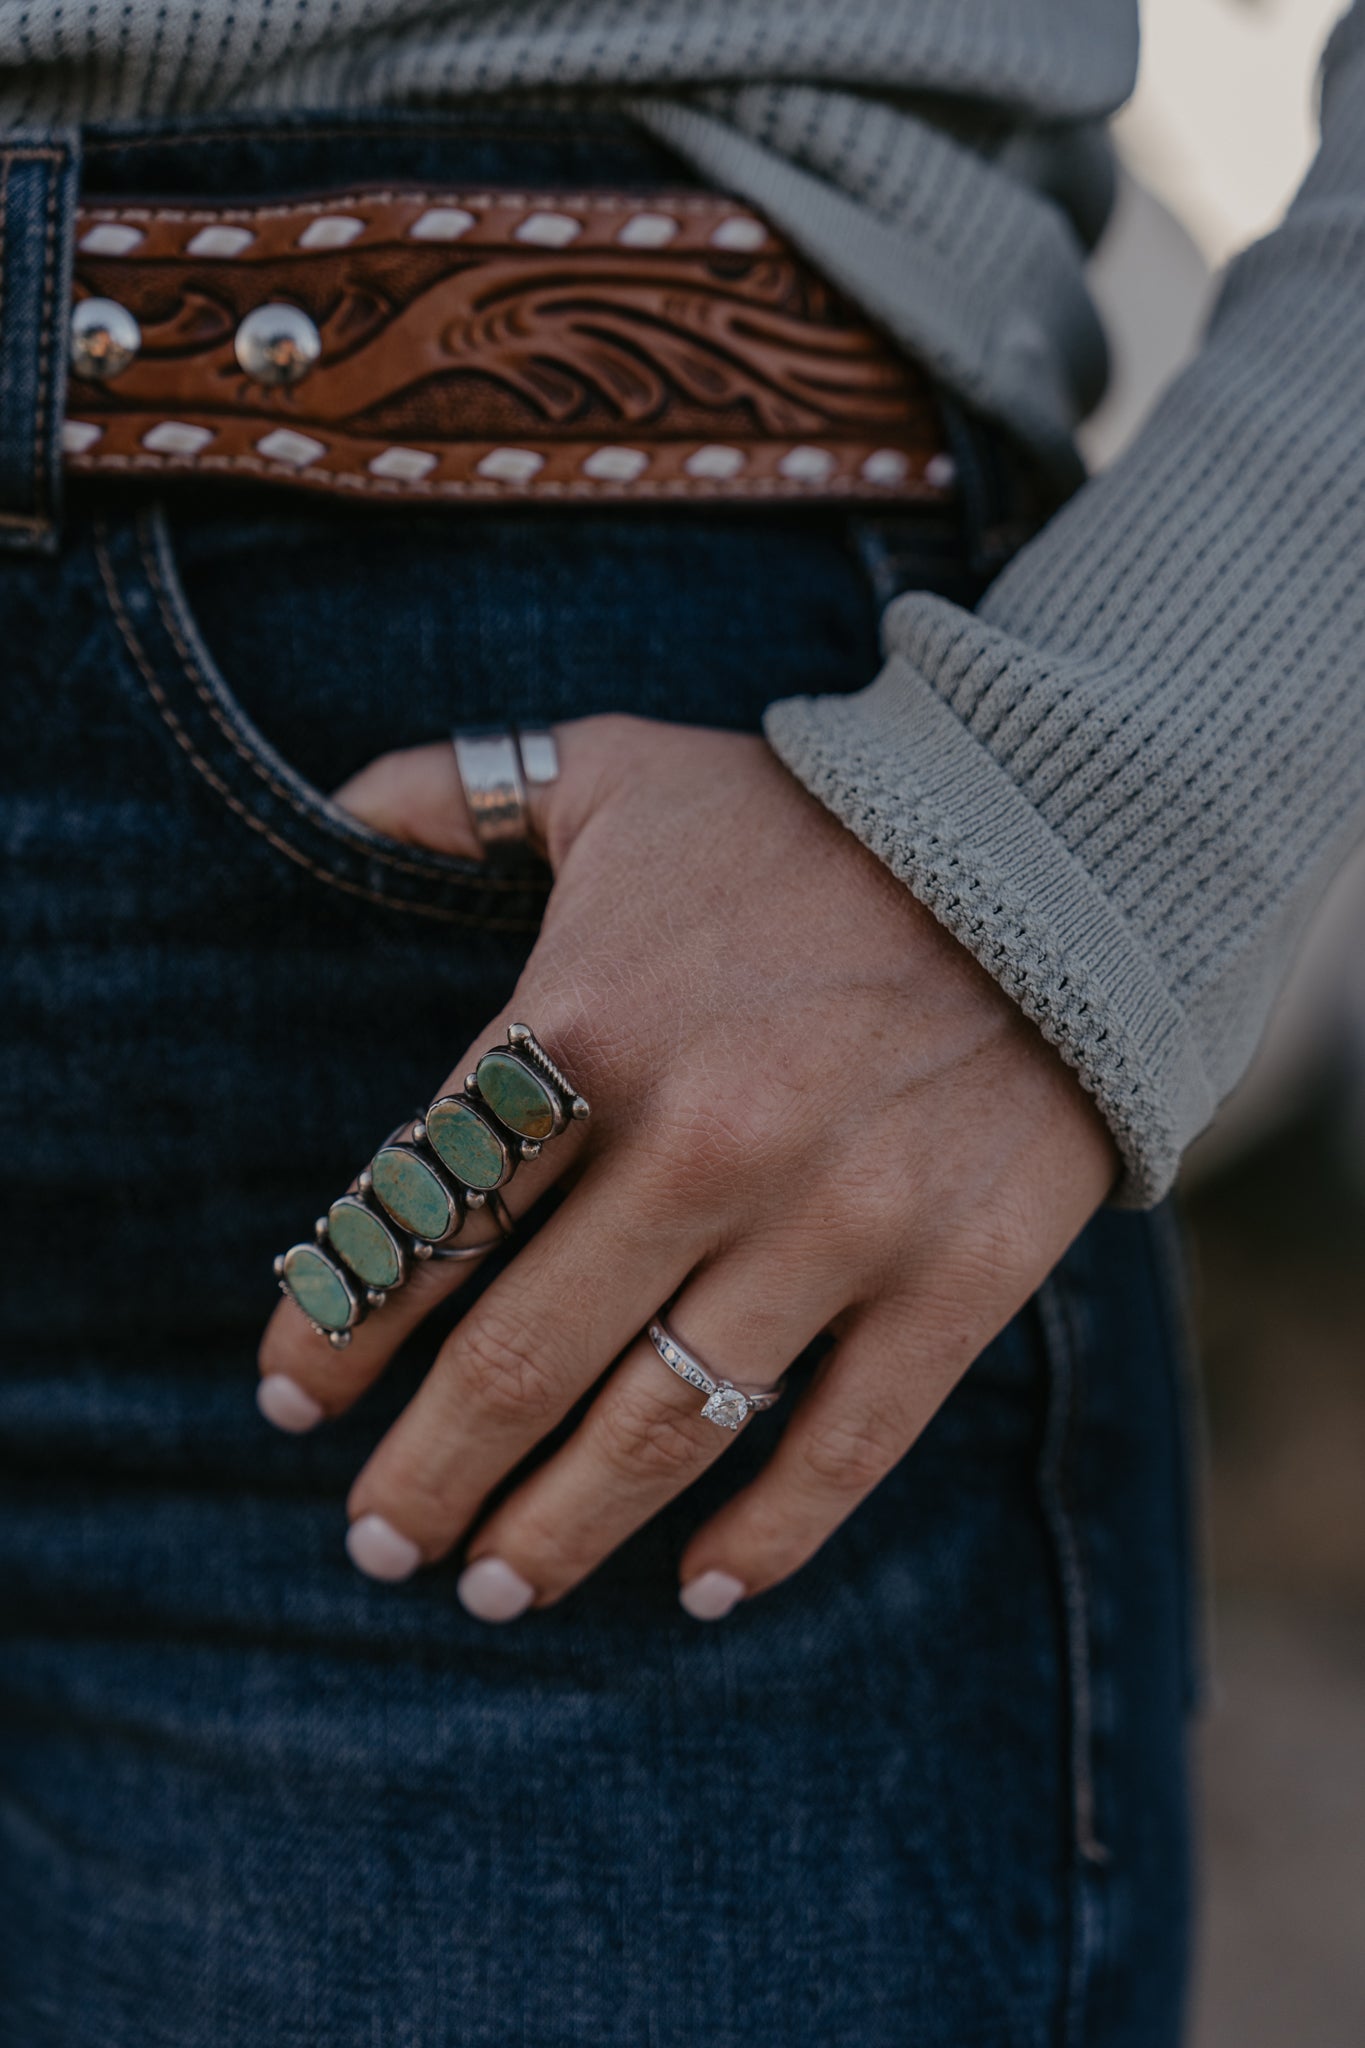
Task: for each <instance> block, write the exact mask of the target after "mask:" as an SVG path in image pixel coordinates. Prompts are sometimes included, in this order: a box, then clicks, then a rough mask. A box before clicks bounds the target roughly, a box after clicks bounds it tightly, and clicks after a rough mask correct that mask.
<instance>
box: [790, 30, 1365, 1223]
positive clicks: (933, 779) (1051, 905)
mask: <svg viewBox="0 0 1365 2048" xmlns="http://www.w3.org/2000/svg"><path fill="white" fill-rule="evenodd" d="M884 640H885V652H886V662H885V666H884V667H883V669H882V671H881V673H880V675H879V676H878V677H877V678H876V680H875V681H874V682H873V683H872V684H871V685H870V686H869V688H867V689H866V690H864V691H862V692H861V693H859V694H857V695H855V696H852V697H842V698H840V697H834V698H814V699H812V698H792V699H788V700H786V701H784V702H780V703H777V704H774V705H773V706H772V707H771V709H770V711H769V713H768V718H767V731H768V737H769V740H770V742H771V744H772V745H773V747H774V748H775V749H776V751H777V753H778V754H779V755H780V756H781V758H782V759H783V760H784V761H785V762H786V763H787V765H788V766H789V767H790V768H791V769H792V770H793V771H794V772H795V773H796V774H797V775H798V776H799V777H800V779H801V780H802V781H803V782H804V783H805V784H806V785H807V786H808V787H809V788H810V789H811V790H812V791H813V792H814V793H815V794H816V795H817V796H818V797H819V798H820V799H821V800H822V801H823V802H824V803H825V804H826V805H828V806H829V808H830V809H831V810H833V811H834V812H835V813H836V814H837V815H838V816H839V817H840V818H841V819H842V820H843V821H844V823H845V824H846V825H848V827H849V828H850V830H852V831H853V832H854V833H856V834H857V836H858V837H859V838H860V839H861V840H863V841H864V843H865V844H866V845H867V846H869V847H870V848H871V849H872V850H873V851H874V852H876V853H877V854H878V855H879V856H880V857H881V859H882V860H884V861H885V862H886V864H887V865H888V866H889V867H891V868H892V869H893V870H894V871H895V873H896V874H897V875H899V876H900V877H901V878H902V879H903V880H904V881H905V883H906V884H907V885H908V887H909V888H910V889H912V890H913V891H914V893H915V894H916V896H918V897H919V898H920V899H921V900H922V901H923V902H924V903H925V904H926V905H927V906H928V907H929V909H930V910H932V911H933V913H934V915H935V916H936V917H938V918H939V919H940V920H941V922H942V923H943V924H944V925H946V926H947V928H948V929H949V930H950V931H951V932H953V933H954V934H955V936H956V937H957V938H958V939H959V940H960V941H961V942H962V943H963V944H964V945H965V946H966V947H967V948H968V949H969V950H970V951H971V952H972V953H973V954H974V955H975V956H976V958H977V959H978V960H979V961H981V963H982V964H983V965H984V966H985V967H986V968H987V969H988V970H989V971H990V973H991V974H992V975H994V976H995V978H996V979H997V980H998V981H999V982H1000V984H1001V985H1002V986H1003V987H1004V988H1005V989H1007V990H1008V991H1009V993H1010V995H1011V996H1012V997H1013V998H1014V999H1015V1000H1016V1001H1017V1002H1018V1003H1019V1005H1020V1006H1021V1008H1022V1009H1024V1010H1025V1011H1026V1012H1027V1014H1028V1015H1029V1016H1030V1017H1031V1018H1033V1019H1034V1021H1035V1022H1036V1023H1037V1024H1038V1025H1039V1026H1040V1028H1041V1029H1042V1031H1043V1032H1044V1034H1045V1035H1046V1036H1047V1037H1048V1038H1049V1039H1050V1040H1051V1041H1052V1042H1053V1043H1054V1044H1055V1045H1056V1046H1057V1047H1058V1049H1059V1050H1060V1052H1061V1053H1062V1055H1063V1056H1064V1057H1065V1058H1066V1060H1067V1061H1068V1062H1069V1063H1070V1064H1071V1065H1072V1066H1073V1067H1074V1068H1075V1069H1076V1070H1077V1072H1078V1073H1079V1075H1080V1077H1081V1079H1082V1081H1083V1082H1084V1084H1085V1086H1086V1087H1087V1088H1088V1089H1089V1090H1091V1092H1092V1093H1093V1094H1094V1096H1095V1098H1096V1100H1097V1102H1098V1104H1099V1106H1100V1108H1101V1110H1102V1112H1103V1114H1104V1116H1105V1118H1106V1119H1107V1121H1108V1123H1109V1125H1110V1127H1111V1129H1112V1130H1113V1133H1114V1136H1115V1138H1116V1140H1117V1142H1118V1145H1119V1148H1120V1150H1121V1152H1122V1155H1123V1159H1124V1162H1125V1166H1126V1175H1125V1178H1124V1181H1123V1184H1122V1186H1121V1188H1120V1190H1119V1195H1118V1199H1119V1200H1120V1201H1123V1202H1127V1203H1130V1204H1142V1203H1146V1202H1151V1201H1154V1200H1155V1199H1157V1198H1158V1197H1159V1196H1160V1195H1161V1194H1162V1193H1163V1192H1164V1191H1165V1189H1166V1188H1167V1187H1168V1186H1169V1184H1170V1182H1171V1180H1172V1179H1173V1177H1174V1175H1175V1172H1176V1169H1177V1167H1178V1165H1179V1162H1180V1157H1181V1154H1182V1151H1183V1150H1184V1148H1185V1146H1186V1145H1187V1144H1188V1143H1189V1142H1190V1140H1191V1139H1192V1138H1193V1137H1194V1136H1195V1135H1196V1134H1197V1132H1198V1131H1199V1130H1200V1129H1201V1128H1202V1127H1203V1125H1204V1124H1205V1123H1206V1122H1207V1121H1208V1119H1209V1118H1210V1117H1211V1115H1212V1114H1213V1112H1214V1110H1215V1109H1216V1107H1217V1105H1218V1103H1219V1102H1220V1100H1221V1099H1222V1098H1223V1096H1224V1095H1226V1094H1227V1092H1228V1091H1229V1090H1230V1089H1231V1088H1232V1086H1233V1085H1234V1084H1235V1082H1236V1081H1237V1080H1238V1079H1239V1077H1240V1076H1241V1074H1242V1072H1243V1071H1244V1069H1245V1067H1246V1066H1247V1064H1248V1062H1249V1060H1250V1058H1251V1055H1252V1052H1253V1051H1254V1049H1255V1046H1256V1044H1257V1041H1258V1039H1259V1037H1260V1035H1261V1032H1262V1029H1263V1026H1264V1024H1265V1020H1266V1017H1267V1014H1268V1011H1269V1008H1270V1005H1271V1003H1272V1001H1273V998H1274V996H1275V994H1276V991H1277V989H1278V987H1279V985H1280V982H1281V980H1282V979H1283V976H1284V973H1285V970H1286V967H1287V964H1288V961H1289V959H1290V957H1291V954H1292V952H1293V949H1294V946H1295V943H1296V940H1297V938H1298V936H1299V934H1300V933H1301V930H1302V928H1303V925H1304V922H1305V919H1306V917H1307V915H1308V913H1309V911H1310V910H1311V908H1312V906H1313V904H1314V903H1315V901H1316V899H1317V897H1318V896H1319V894H1320V893H1321V891H1322V889H1323V888H1324V887H1325V885H1326V883H1327V881H1328V880H1329V879H1330V878H1331V875H1332V873H1333V871H1334V870H1335V868H1336V867H1337V866H1338V865H1339V864H1340V862H1341V860H1342V859H1343V857H1344V856H1345V854H1346V853H1347V852H1348V850H1349V848H1350V846H1351V844H1352V842H1353V841H1354V839H1355V838H1356V837H1358V836H1359V834H1360V832H1361V830H1362V828H1365V0H1356V4H1355V6H1354V7H1353V8H1352V9H1351V11H1350V12H1349V14H1348V15H1347V16H1346V17H1345V19H1344V20H1343V21H1342V22H1341V24H1340V25H1339V26H1338V28H1337V30H1336V32H1335V34H1334V36H1333V38H1332V40H1331V42H1330V43H1329V45H1328V50H1327V54H1326V58H1325V60H1324V68H1323V79H1322V139H1321V145H1320V148H1319V152H1318V155H1317V158H1316V161H1315V163H1314V165H1313V167H1312V169H1311V170H1310V172H1309V175H1308V177H1307V179H1306V181H1305V183H1304V185H1303V187H1302V189H1301V190H1300V192H1299V194H1298V196H1297V197H1296V199H1295V200H1294V203H1293V204H1292V206H1291V207H1290V209H1289V212H1288V214H1287V215H1286V217H1285V220H1284V221H1283V223H1282V224H1281V225H1280V227H1279V228H1278V229H1276V231H1275V232H1274V233H1273V234H1271V235H1269V236H1268V237H1267V238H1266V239H1265V240H1263V241H1261V242H1259V243H1257V244H1255V245H1254V246H1253V247H1252V248H1250V249H1248V250H1246V251H1245V252H1244V253H1243V254H1242V255H1241V256H1240V257H1239V258H1238V259H1237V260H1236V261H1235V262H1234V263H1233V264H1232V266H1231V267H1230V269H1229V271H1228V273H1227V275H1226V277H1225V279H1224V281H1223V285H1222V289H1221V291H1220V294H1219V297H1218V301H1217V304H1216V307H1215V310H1214V313H1213V316H1212V320H1211V323H1210V327H1209V331H1208V334H1207V336H1206V338H1205V342H1204V345H1203V347H1202V349H1201V351H1200V353H1199V355H1198V356H1197V358H1196V360H1195V362H1194V363H1193V365H1192V366H1191V368H1190V369H1189V370H1188V371H1187V372H1186V373H1185V374H1184V375H1183V376H1182V377H1181V378H1180V379H1179V380H1178V382H1177V383H1176V384H1175V385H1174V386H1173V388H1172V389H1171V390H1170V392H1169V393H1168V395H1167V396H1166V398H1165V400H1164V401H1163V403H1162V404H1161V405H1160V406H1159V407H1158V409H1157V411H1156V413H1155V414H1154V416H1153V418H1152V419H1151V420H1150V422H1149V423H1148V424H1147V426H1146V427H1145V428H1144V430H1143V432H1142V433H1141V434H1140V435H1139V437H1138V439H1137V441H1136V442H1135V444H1134V445H1133V447H1132V448H1131V449H1130V451H1129V452H1128V453H1127V455H1126V456H1125V457H1124V458H1123V459H1122V460H1121V461H1120V462H1118V463H1117V464H1116V465H1115V466H1114V468H1113V469H1112V470H1110V471H1109V472H1107V473H1106V474H1105V475H1103V476H1101V477H1099V478H1097V479H1096V480H1094V481H1093V482H1091V483H1089V484H1087V485H1085V486H1084V487H1083V488H1082V490H1081V491H1080V492H1079V493H1078V494H1077V495H1076V496H1075V497H1074V498H1073V499H1072V500H1071V501H1070V503H1069V504H1068V505H1067V506H1066V507H1065V509H1064V510H1063V511H1062V512H1061V513H1060V514H1059V515H1058V516H1057V517H1056V518H1055V519H1054V520H1053V521H1052V522H1051V523H1050V524H1049V525H1048V526H1047V527H1046V528H1045V529H1044V531H1043V532H1042V533H1041V534H1040V535H1039V536H1038V538H1037V539H1036V540H1034V541H1033V542H1032V543H1031V544H1030V545H1029V546H1028V547H1027V548H1025V549H1024V550H1023V552H1022V553H1021V554H1020V555H1019V556H1018V557H1017V558H1016V559H1015V561H1014V562H1013V563H1012V564H1011V565H1010V567H1009V568H1008V569H1007V570H1006V572H1005V573H1004V575H1003V576H1001V577H1000V578H999V579H998V581H997V582H996V583H995V584H994V585H993V586H992V587H991V589H990V590H989V591H988V593H987V594H986V597H985V599H984V601H983V602H982V604H981V605H980V607H979V608H978V610H977V611H976V612H975V613H967V612H964V611H962V610H959V609H958V608H957V607H955V606H953V605H951V604H948V603H946V602H945V601H944V600H942V599H939V598H935V597H932V596H926V595H919V594H913V593H912V594H909V595H907V596H904V597H902V598H899V599H898V600H897V601H896V602H895V603H894V604H893V605H891V606H890V608H889V609H888V611H887V614H886V619H885V630H884Z"/></svg>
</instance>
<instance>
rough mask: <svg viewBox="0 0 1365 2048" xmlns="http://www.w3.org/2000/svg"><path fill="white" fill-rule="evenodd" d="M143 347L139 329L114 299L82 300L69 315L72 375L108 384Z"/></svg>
mask: <svg viewBox="0 0 1365 2048" xmlns="http://www.w3.org/2000/svg"><path fill="white" fill-rule="evenodd" d="M141 347H142V329H141V328H140V327H139V326H138V324H137V321H136V320H135V319H134V318H133V316H132V314H131V313H130V312H129V311H128V308H127V307H126V306H121V305H120V304H119V302H118V300H117V299H82V300H81V301H80V303H79V304H78V305H77V306H76V307H75V309H74V311H73V312H72V315H71V370H72V374H73V375H74V376H77V377H82V378H84V379H85V380H86V381H87V382H89V383H92V384H107V383H108V382H109V381H110V379H111V378H113V377H117V376H118V375H119V373H120V372H121V371H123V370H126V369H127V367H128V365H129V363H131V362H132V360H133V358H134V356H136V354H137V352H138V350H139V349H140V348H141Z"/></svg>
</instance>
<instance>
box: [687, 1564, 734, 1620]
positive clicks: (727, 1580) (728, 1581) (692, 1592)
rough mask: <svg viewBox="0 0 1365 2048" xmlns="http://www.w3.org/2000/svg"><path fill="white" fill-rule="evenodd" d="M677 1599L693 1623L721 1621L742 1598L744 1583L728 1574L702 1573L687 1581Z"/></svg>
mask: <svg viewBox="0 0 1365 2048" xmlns="http://www.w3.org/2000/svg"><path fill="white" fill-rule="evenodd" d="M678 1598H679V1600H680V1601H681V1602H682V1605H683V1607H684V1608H685V1609H686V1610H687V1612H688V1613H689V1614H690V1615H691V1617H692V1619H693V1621H723V1620H724V1618H725V1616H726V1615H727V1614H728V1613H729V1612H730V1609H731V1608H732V1607H737V1606H738V1605H739V1603H740V1601H741V1600H742V1599H743V1598H744V1581H743V1580H742V1579H735V1578H731V1576H730V1574H729V1572H702V1574H701V1575H700V1577H699V1578H695V1579H689V1580H688V1582H687V1584H686V1585H685V1586H684V1587H683V1589H682V1591H681V1592H680V1593H679V1595H678Z"/></svg>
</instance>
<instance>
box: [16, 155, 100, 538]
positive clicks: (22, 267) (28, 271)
mask: <svg viewBox="0 0 1365 2048" xmlns="http://www.w3.org/2000/svg"><path fill="white" fill-rule="evenodd" d="M79 175H80V137H79V135H78V134H77V132H76V131H75V130H74V129H69V128H62V129H53V130H45V131H43V132H32V131H25V130H22V129H20V130H16V131H13V132H11V133H10V134H8V135H4V136H0V547H5V548H11V549H15V550H19V551H22V552H25V553H34V552H41V553H51V552H52V550H53V549H54V548H55V547H56V545H57V526H58V519H59V517H60V513H61V486H62V418H63V414H64V412H65V403H66V331H67V316H68V309H69V307H70V304H71V258H72V241H73V239H74V227H75V219H76V197H77V188H78V183H79Z"/></svg>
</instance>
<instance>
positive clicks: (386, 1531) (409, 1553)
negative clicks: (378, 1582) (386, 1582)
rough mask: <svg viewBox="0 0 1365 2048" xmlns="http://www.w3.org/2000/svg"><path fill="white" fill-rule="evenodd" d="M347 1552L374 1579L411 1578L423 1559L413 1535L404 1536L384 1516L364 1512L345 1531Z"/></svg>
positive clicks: (355, 1564)
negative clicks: (364, 1513)
mask: <svg viewBox="0 0 1365 2048" xmlns="http://www.w3.org/2000/svg"><path fill="white" fill-rule="evenodd" d="M346 1554H347V1556H348V1557H349V1558H350V1560H351V1563H352V1564H353V1565H354V1566H355V1567H356V1570H357V1571H362V1572H364V1573H365V1575H366V1577H367V1578H371V1579H410V1578H411V1577H412V1574H413V1573H414V1572H415V1571H416V1569H417V1567H418V1565H419V1564H420V1563H421V1562H422V1553H421V1551H420V1550H419V1549H418V1548H417V1545H416V1544H415V1543H414V1542H413V1540H412V1538H411V1536H402V1535H400V1534H399V1532H398V1530H397V1529H395V1528H394V1526H393V1523H392V1522H386V1521H385V1520H384V1517H383V1516H382V1515H362V1516H361V1517H360V1520H359V1521H358V1522H352V1524H351V1526H350V1528H349V1529H348V1530H347V1531H346Z"/></svg>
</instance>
